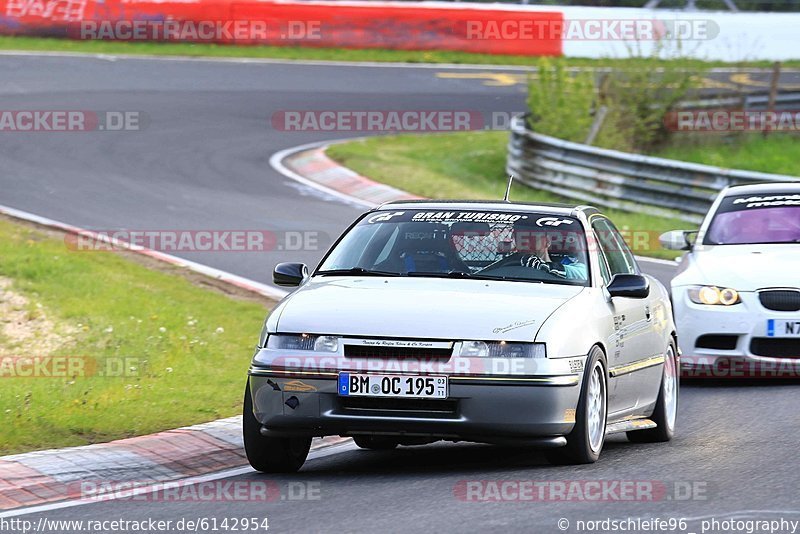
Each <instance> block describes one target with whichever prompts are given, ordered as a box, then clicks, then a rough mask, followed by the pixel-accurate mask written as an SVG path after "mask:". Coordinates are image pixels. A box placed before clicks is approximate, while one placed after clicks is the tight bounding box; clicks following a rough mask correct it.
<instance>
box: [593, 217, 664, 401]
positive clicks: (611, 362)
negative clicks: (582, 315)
mask: <svg viewBox="0 0 800 534" xmlns="http://www.w3.org/2000/svg"><path fill="white" fill-rule="evenodd" d="M592 230H593V232H594V234H595V239H596V240H597V243H598V248H599V250H598V253H599V256H600V259H601V274H602V276H603V282H604V284H605V285H608V283H609V282H610V281H611V278H613V276H614V275H615V274H640V270H639V266H638V265H637V263H636V260H635V259H634V257H633V254H632V253H631V251H630V249H629V248H628V246H627V244H625V240H624V239H623V238H622V236H621V235H620V233H619V231H617V229H616V227H615V226H614V225H613V223H611V221H609V220H608V219H606V218H605V217H602V216H597V217H594V218H593V219H592ZM603 262H605V265H603ZM652 299H653V296H652V294H651V295H650V296H649V297H647V298H645V299H634V298H622V297H614V298H613V299H611V300H610V301H608V302H606V306H607V309H608V320H609V321H611V325H612V329H611V331H612V334H611V336H610V337H609V339H607V340H606V347H607V350H608V355H607V356H608V366H609V369H608V371H609V375H610V381H609V386H610V387H609V394H610V395H609V409H610V410H609V412H625V411H631V410H634V409H635V408H636V407H637V405H638V403H639V399H640V397H641V396H642V394H648V392H649V390H651V389H652V384H650V382H652V377H650V376H649V375H650V374H652V373H649V372H648V373H642V371H637V368H638V366H641V365H644V364H645V363H646V362H647V361H648V360H649V359H650V358H652V357H653V355H654V353H656V352H658V351H657V350H656V349H655V348H654V347H655V346H656V344H655V341H656V340H657V339H658V335H657V333H656V330H655V328H654V326H653V320H652V314H651V306H652ZM612 394H613V399H612V397H611V395H612Z"/></svg>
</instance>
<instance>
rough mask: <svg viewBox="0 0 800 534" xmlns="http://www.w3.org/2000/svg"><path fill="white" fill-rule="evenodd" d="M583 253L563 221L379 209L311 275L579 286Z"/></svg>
mask: <svg viewBox="0 0 800 534" xmlns="http://www.w3.org/2000/svg"><path fill="white" fill-rule="evenodd" d="M586 248H587V247H586V235H585V232H584V230H583V225H582V224H581V223H580V221H579V220H578V219H575V218H573V217H568V216H558V217H556V216H553V215H552V214H547V213H538V212H516V211H480V210H452V211H438V210H431V209H424V210H403V211H390V210H384V211H378V212H373V213H370V214H367V215H366V216H365V217H363V218H362V219H361V220H360V221H359V222H358V223H357V224H356V225H355V226H354V227H353V228H351V229H350V230H349V231H348V233H347V234H346V235H345V236H344V237H343V238H342V240H341V241H340V242H339V243H338V244H337V245H336V246H335V247H334V249H333V250H332V251H331V252H330V254H329V255H328V257H327V258H326V259H325V260H324V261H323V263H322V265H320V267H319V269H318V270H317V273H318V274H322V275H325V274H326V271H327V272H328V273H329V274H339V275H342V274H343V273H342V271H351V272H352V274H360V275H363V274H369V273H368V272H366V273H365V271H373V272H374V274H381V275H395V276H429V277H454V276H458V277H478V278H497V279H505V280H519V281H536V282H545V283H566V284H578V285H587V284H588V283H589V274H588V261H587V250H586ZM345 274H346V273H345Z"/></svg>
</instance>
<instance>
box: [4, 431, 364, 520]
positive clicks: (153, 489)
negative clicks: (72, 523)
mask: <svg viewBox="0 0 800 534" xmlns="http://www.w3.org/2000/svg"><path fill="white" fill-rule="evenodd" d="M357 448H358V447H357V446H356V444H355V443H353V442H352V441H348V442H347V443H342V444H340V445H332V446H330V447H325V448H324V449H319V450H316V451H311V452H310V453H309V455H308V461H313V460H319V459H321V458H326V457H328V456H333V455H336V454H342V453H345V452H349V451H352V450H356V449H357ZM256 473H257V471H254V470H253V468H252V467H249V466H247V467H236V468H233V469H226V470H224V471H219V472H217V473H210V474H208V475H201V476H196V477H190V478H184V479H179V480H170V481H166V482H159V483H156V484H153V485H151V486H143V487H141V488H136V489H133V490H131V492H130V493H127V492H126V493H124V494H109V495H107V496H102V497H97V498H92V499H77V500H72V501H60V502H55V503H50V504H42V505H39V506H30V507H28V508H20V509H17V510H9V511H7V512H0V518H6V517H17V516H21V515H30V514H38V513H42V512H52V511H53V510H61V509H64V508H74V507H76V506H84V505H86V504H97V503H103V502H108V501H116V500H120V499H130V498H133V497H134V496H138V495H149V494H152V493H157V492H159V491H162V490H164V488H165V486H166V487H170V485H171V484H180V485H181V486H188V485H191V484H201V483H204V482H213V481H216V480H222V479H225V478H231V477H238V476H241V475H247V474H253V475H255V474H256ZM301 473H302V472H301ZM259 476H269V475H259Z"/></svg>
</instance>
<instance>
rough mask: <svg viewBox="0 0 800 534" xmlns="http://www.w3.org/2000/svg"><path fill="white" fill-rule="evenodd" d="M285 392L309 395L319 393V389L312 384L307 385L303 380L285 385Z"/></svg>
mask: <svg viewBox="0 0 800 534" xmlns="http://www.w3.org/2000/svg"><path fill="white" fill-rule="evenodd" d="M283 390H284V391H295V392H299V393H308V392H311V391H317V388H316V387H314V386H312V385H311V384H306V383H305V382H303V381H302V380H290V381H288V382H284V383H283Z"/></svg>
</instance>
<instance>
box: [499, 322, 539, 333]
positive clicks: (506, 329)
mask: <svg viewBox="0 0 800 534" xmlns="http://www.w3.org/2000/svg"><path fill="white" fill-rule="evenodd" d="M535 324H536V321H535V320H530V321H515V322H513V323H511V324H509V325H506V326H500V327H498V328H495V329H493V330H492V333H493V334H505V333H506V332H511V331H512V330H516V329H518V328H524V327H526V326H532V325H535Z"/></svg>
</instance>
